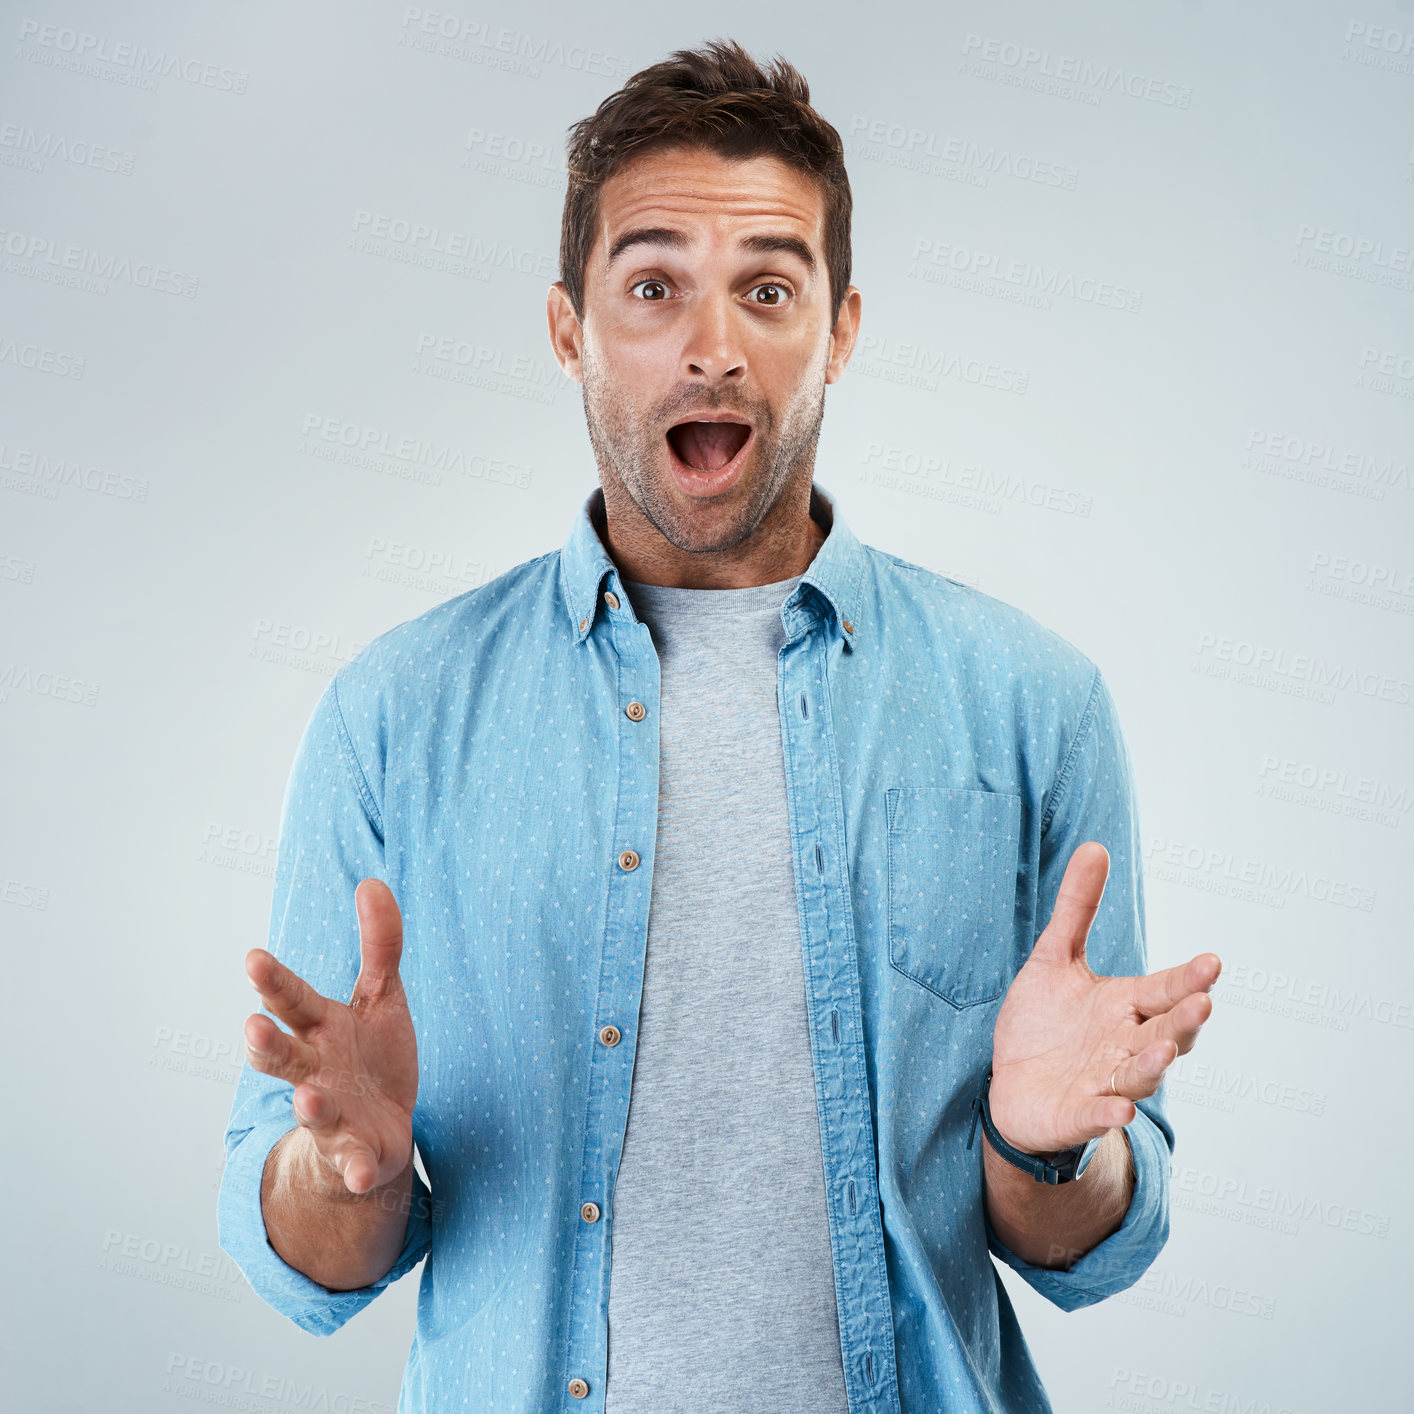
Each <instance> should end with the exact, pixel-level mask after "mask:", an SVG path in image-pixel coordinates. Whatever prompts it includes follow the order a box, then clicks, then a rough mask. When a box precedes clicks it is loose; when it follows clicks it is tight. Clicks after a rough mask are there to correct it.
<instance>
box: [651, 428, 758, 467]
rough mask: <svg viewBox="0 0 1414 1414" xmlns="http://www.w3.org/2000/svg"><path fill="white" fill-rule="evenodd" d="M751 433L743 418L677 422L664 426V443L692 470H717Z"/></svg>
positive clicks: (727, 461)
mask: <svg viewBox="0 0 1414 1414" xmlns="http://www.w3.org/2000/svg"><path fill="white" fill-rule="evenodd" d="M750 437H751V428H750V427H749V426H748V425H747V424H746V423H744V422H680V423H678V425H677V426H676V427H670V428H668V444H669V446H671V447H672V449H673V452H674V454H675V455H676V456H677V458H678V460H679V461H680V462H682V463H683V465H684V466H687V467H690V468H691V469H692V470H693V471H721V470H722V468H723V467H725V466H727V465H728V464H729V463H730V462H732V461H733V460H734V459H735V457H736V455H737V453H738V452H739V451H741V449H742V448H743V447H744V446H745V445H746V443H747V441H748V440H749V439H750Z"/></svg>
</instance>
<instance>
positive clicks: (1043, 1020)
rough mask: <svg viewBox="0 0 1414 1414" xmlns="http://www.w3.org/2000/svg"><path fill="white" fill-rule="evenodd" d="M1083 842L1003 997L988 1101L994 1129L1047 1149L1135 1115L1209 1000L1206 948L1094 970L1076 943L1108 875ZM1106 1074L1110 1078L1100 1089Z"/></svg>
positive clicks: (1101, 858) (1214, 967) (1101, 855)
mask: <svg viewBox="0 0 1414 1414" xmlns="http://www.w3.org/2000/svg"><path fill="white" fill-rule="evenodd" d="M1109 870H1110V857H1109V854H1108V852H1107V851H1106V849H1105V847H1104V846H1103V845H1101V844H1098V843H1096V842H1094V841H1090V842H1088V843H1086V844H1082V845H1081V846H1080V847H1079V848H1078V849H1077V850H1076V851H1075V853H1074V854H1072V855H1071V857H1070V862H1069V864H1068V865H1067V866H1066V871H1065V877H1064V878H1063V879H1062V880H1061V887H1060V893H1059V895H1058V896H1057V898H1056V906H1055V910H1054V912H1053V913H1052V914H1051V920H1050V922H1049V923H1048V924H1047V925H1046V928H1045V930H1044V931H1043V932H1042V934H1041V936H1040V937H1039V938H1037V939H1036V945H1035V947H1034V948H1032V950H1031V956H1030V957H1028V958H1027V960H1026V962H1025V964H1024V965H1023V966H1022V969H1021V971H1020V972H1018V973H1017V974H1016V977H1015V978H1014V979H1013V980H1012V984H1011V988H1010V990H1009V991H1008V992H1007V994H1006V998H1005V1000H1004V1001H1003V1002H1002V1007H1001V1011H1000V1012H999V1013H998V1015H997V1024H996V1027H995V1029H994V1031H993V1033H992V1084H991V1089H990V1092H989V1094H988V1105H989V1108H990V1110H991V1114H992V1121H993V1123H994V1124H995V1125H996V1127H997V1129H998V1131H999V1132H1000V1134H1001V1136H1002V1138H1003V1139H1005V1140H1007V1141H1008V1143H1011V1144H1014V1145H1015V1146H1016V1147H1017V1148H1018V1149H1021V1150H1023V1151H1024V1152H1025V1153H1028V1154H1054V1153H1057V1152H1058V1151H1060V1150H1062V1149H1068V1148H1070V1147H1071V1146H1073V1145H1077V1144H1083V1143H1085V1141H1086V1140H1088V1139H1094V1138H1098V1137H1099V1136H1101V1135H1103V1134H1105V1133H1106V1132H1107V1131H1109V1130H1111V1129H1116V1128H1120V1127H1122V1126H1124V1125H1127V1124H1128V1123H1129V1122H1130V1121H1131V1120H1132V1119H1133V1118H1134V1116H1135V1113H1136V1107H1135V1104H1134V1101H1135V1100H1140V1099H1143V1098H1145V1097H1146V1096H1148V1095H1152V1094H1153V1093H1154V1091H1155V1090H1157V1089H1158V1088H1159V1082H1160V1081H1161V1080H1162V1079H1163V1075H1164V1072H1165V1071H1166V1070H1167V1069H1168V1068H1169V1066H1170V1065H1172V1064H1173V1062H1174V1059H1175V1058H1176V1057H1177V1056H1180V1055H1183V1054H1185V1053H1186V1052H1188V1051H1191V1050H1192V1049H1193V1044H1194V1042H1195V1041H1196V1040H1197V1038H1198V1030H1199V1028H1200V1027H1201V1026H1202V1025H1203V1023H1204V1022H1205V1021H1206V1020H1207V1019H1208V1017H1209V1015H1211V1013H1212V1010H1213V1002H1212V998H1211V997H1209V996H1208V989H1209V988H1210V987H1211V986H1212V985H1213V983H1214V982H1215V981H1217V978H1218V974H1219V973H1220V972H1221V971H1222V959H1221V958H1219V957H1218V955H1217V954H1216V953H1210V952H1207V953H1199V954H1198V956H1197V957H1194V958H1191V959H1190V960H1189V961H1188V962H1185V963H1183V964H1182V965H1180V966H1178V967H1167V968H1164V969H1163V970H1162V971H1161V972H1151V973H1149V974H1148V976H1146V977H1097V976H1096V975H1095V973H1093V972H1092V971H1091V970H1090V967H1089V964H1088V963H1087V962H1086V960H1085V941H1086V939H1087V938H1088V936H1089V934H1090V925H1091V923H1092V922H1094V919H1095V914H1096V913H1097V912H1098V910H1099V907H1100V897H1101V895H1102V894H1103V893H1104V891H1105V880H1106V879H1107V878H1108V877H1109ZM1111 1076H1113V1078H1114V1088H1113V1089H1111V1083H1110V1082H1111Z"/></svg>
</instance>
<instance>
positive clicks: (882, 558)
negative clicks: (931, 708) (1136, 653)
mask: <svg viewBox="0 0 1414 1414" xmlns="http://www.w3.org/2000/svg"><path fill="white" fill-rule="evenodd" d="M864 551H865V556H866V561H867V563H868V565H869V566H870V571H869V572H870V574H871V575H872V578H873V581H874V588H875V593H876V594H877V596H878V610H879V612H880V615H881V619H882V622H883V623H884V625H885V629H886V631H887V632H888V634H889V636H890V637H891V638H895V637H896V636H898V635H907V636H909V637H911V638H913V639H914V640H915V646H916V648H917V650H918V651H920V652H923V653H925V654H928V655H933V656H935V657H937V658H939V659H941V660H945V661H947V662H949V663H951V664H953V665H954V666H964V667H969V668H971V669H973V670H975V671H979V672H986V673H987V674H988V676H989V677H994V678H995V677H997V676H998V675H1000V677H1001V678H1002V679H1004V680H1007V681H1010V682H1013V683H1014V684H1016V686H1017V687H1018V688H1021V689H1023V690H1026V691H1028V692H1036V691H1041V690H1049V691H1051V692H1052V693H1055V694H1058V695H1060V696H1063V697H1066V698H1069V699H1074V698H1075V697H1077V696H1078V697H1079V699H1080V701H1079V706H1080V710H1084V706H1085V704H1086V703H1087V701H1088V699H1089V697H1090V695H1091V693H1092V691H1093V690H1094V688H1095V684H1096V682H1097V680H1098V678H1099V668H1098V666H1097V665H1096V663H1095V662H1094V660H1093V659H1092V658H1090V657H1089V656H1088V655H1087V654H1086V653H1084V652H1082V651H1081V649H1079V648H1078V647H1076V645H1075V644H1074V643H1072V642H1071V641H1070V640H1069V639H1067V638H1065V637H1063V636H1062V635H1061V634H1060V633H1058V632H1056V630H1055V629H1053V628H1050V627H1048V626H1047V625H1046V624H1044V623H1042V622H1041V621H1040V620H1039V619H1037V618H1036V617H1034V616H1033V615H1032V614H1030V613H1028V612H1027V611H1026V610H1024V609H1022V608H1019V607H1018V606H1017V605H1015V604H1010V603H1008V602H1007V601H1006V600H1004V599H998V598H997V597H996V596H994V595H991V594H986V593H984V592H983V591H982V590H980V589H977V588H975V587H973V586H972V585H969V584H965V583H963V582H962V581H961V580H957V579H951V578H949V577H948V576H947V575H944V574H939V573H938V572H937V571H935V570H930V569H926V568H925V567H924V566H922V565H917V564H914V563H912V562H911V561H909V560H905V559H902V558H901V557H900V556H898V555H893V554H890V553H889V552H888V551H886V550H880V549H878V548H876V547H875V546H865V547H864ZM899 646H902V645H899Z"/></svg>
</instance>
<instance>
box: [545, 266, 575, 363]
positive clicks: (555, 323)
mask: <svg viewBox="0 0 1414 1414" xmlns="http://www.w3.org/2000/svg"><path fill="white" fill-rule="evenodd" d="M545 316H546V319H547V320H548V322H549V325H550V347H551V348H552V349H554V351H555V358H556V360H557V362H558V363H559V365H560V367H561V368H563V369H564V371H565V372H566V373H567V374H569V376H570V377H571V378H573V379H574V381H575V382H576V383H583V382H584V364H583V355H584V326H583V325H582V324H581V323H580V322H579V316H578V315H576V314H575V312H574V306H573V305H572V304H571V303H570V297H569V295H568V294H567V293H566V291H565V282H564V281H563V280H556V281H555V283H554V284H553V285H551V286H550V293H549V296H548V297H547V299H546V302H545Z"/></svg>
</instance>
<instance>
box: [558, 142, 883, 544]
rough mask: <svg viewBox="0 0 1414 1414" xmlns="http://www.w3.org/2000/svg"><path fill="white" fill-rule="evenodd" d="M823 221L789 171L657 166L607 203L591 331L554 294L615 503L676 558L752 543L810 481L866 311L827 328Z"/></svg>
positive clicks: (564, 352)
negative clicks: (829, 390) (827, 404)
mask: <svg viewBox="0 0 1414 1414" xmlns="http://www.w3.org/2000/svg"><path fill="white" fill-rule="evenodd" d="M822 221H823V199H822V197H821V195H820V194H819V193H818V192H817V190H816V188H815V187H814V185H813V184H812V183H811V182H810V181H809V179H808V178H806V177H805V176H804V175H802V174H800V173H797V172H796V171H795V170H794V169H792V168H790V167H788V166H787V165H786V164H785V163H783V162H781V161H780V160H779V159H777V158H774V157H756V158H751V159H747V160H742V161H732V160H729V159H725V158H722V157H719V156H718V155H717V154H715V153H713V152H710V151H707V150H705V149H701V148H672V149H667V150H662V151H655V152H650V153H647V154H645V155H644V156H642V157H641V158H639V159H637V160H635V161H633V162H631V163H630V164H629V165H628V166H627V167H625V168H624V169H622V170H621V171H619V172H617V173H616V174H615V175H614V176H613V177H612V178H611V179H610V180H609V181H608V182H606V183H605V185H604V188H603V190H602V192H601V198H600V210H599V226H598V228H597V230H596V232H595V238H594V244H593V247H592V249H591V251H590V256H589V261H588V265H587V268H586V271H585V292H584V322H583V324H582V325H581V324H580V323H579V321H578V320H576V319H575V318H574V316H573V312H572V310H570V308H569V302H568V299H567V298H565V297H564V296H563V287H562V286H560V285H559V284H558V282H557V285H556V287H555V288H554V289H552V291H551V307H550V324H551V336H552V340H553V341H554V342H555V344H556V352H557V354H558V355H559V356H560V359H561V363H562V365H563V366H564V367H565V368H566V371H567V372H569V373H570V374H571V376H577V377H580V378H581V379H582V382H583V385H584V410H585V418H586V421H587V422H588V426H589V437H590V442H591V444H592V445H593V448H594V453H595V456H596V458H597V460H598V463H599V469H600V474H601V477H602V478H603V480H604V483H605V495H606V498H609V499H611V500H612V499H614V498H613V497H611V495H610V493H611V492H614V491H616V490H618V489H620V488H621V489H622V491H623V492H624V493H626V495H627V496H628V497H629V498H630V499H631V500H632V502H633V504H634V505H635V506H636V507H637V509H638V511H639V512H640V514H641V515H642V516H643V518H644V519H645V520H646V521H647V522H648V523H649V524H651V525H652V526H653V527H654V528H655V529H656V530H657V531H658V532H659V534H661V535H662V536H663V538H664V539H665V540H667V541H668V542H669V543H670V544H671V545H673V546H675V547H677V549H679V550H684V551H693V552H704V551H705V552H710V551H713V550H728V549H731V548H732V547H734V546H737V545H740V544H741V543H742V542H743V541H745V540H747V539H749V538H750V537H751V536H752V535H753V534H754V533H755V532H756V530H757V528H758V527H759V526H760V525H761V524H762V522H763V520H764V519H765V518H766V517H767V516H768V515H769V513H770V512H771V510H772V508H773V507H775V506H776V505H777V503H778V502H779V501H780V498H781V496H782V493H783V492H784V491H785V490H786V489H787V487H789V486H790V485H792V484H793V483H802V484H803V485H804V486H807V487H808V485H809V483H810V480H811V477H812V475H813V468H814V458H815V444H816V439H817V437H818V435H819V431H820V423H821V419H822V417H823V416H824V399H825V384H826V383H832V382H834V381H835V379H837V378H838V377H839V375H840V373H841V372H842V371H843V369H844V365H845V362H846V361H847V360H848V357H849V353H850V349H851V348H852V346H853V336H854V328H855V326H856V325H857V322H858V303H859V295H858V293H857V291H855V290H854V288H853V286H851V287H850V293H849V296H848V297H847V299H846V301H845V305H844V307H843V308H842V309H841V317H840V322H839V325H838V326H836V327H835V328H832V327H831V322H830V307H829V303H830V301H829V294H830V291H829V277H828V274H827V272H826V269H825V263H824V245H823V235H822ZM812 265H813V268H812ZM557 290H559V291H560V294H559V298H558V301H557V297H556V291H557ZM701 419H709V421H705V422H704V421H701Z"/></svg>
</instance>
